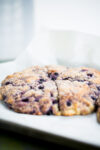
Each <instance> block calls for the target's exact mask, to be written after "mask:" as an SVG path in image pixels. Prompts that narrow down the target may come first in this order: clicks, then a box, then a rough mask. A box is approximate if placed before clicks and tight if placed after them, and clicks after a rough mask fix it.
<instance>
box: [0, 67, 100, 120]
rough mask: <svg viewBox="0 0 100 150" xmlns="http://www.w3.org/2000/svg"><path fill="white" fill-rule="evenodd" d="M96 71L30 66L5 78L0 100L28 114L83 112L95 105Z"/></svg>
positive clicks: (99, 75)
mask: <svg viewBox="0 0 100 150" xmlns="http://www.w3.org/2000/svg"><path fill="white" fill-rule="evenodd" d="M99 97H100V72H99V71H97V70H95V69H91V68H85V67H80V68H67V67H65V66H50V65H49V66H44V67H40V66H33V67H30V68H28V69H25V70H24V71H22V72H18V73H14V74H12V75H9V76H7V77H6V78H5V80H4V81H3V82H2V86H1V88H0V99H3V100H4V102H5V103H6V104H7V105H8V106H9V107H10V108H12V109H13V110H15V111H16V112H20V113H28V114H36V115H42V114H48V115H50V114H53V115H64V116H71V115H86V114H90V113H92V112H93V111H94V110H95V108H96V107H98V113H97V116H98V118H100V101H99Z"/></svg>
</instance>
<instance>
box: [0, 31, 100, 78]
mask: <svg viewBox="0 0 100 150" xmlns="http://www.w3.org/2000/svg"><path fill="white" fill-rule="evenodd" d="M99 62H100V37H99V36H95V35H89V34H86V33H81V32H76V31H63V30H61V31H59V30H58V31H57V30H43V31H42V32H40V33H38V34H36V35H35V36H34V38H33V40H32V41H31V43H30V44H29V46H28V47H27V49H26V50H24V51H23V52H22V53H21V54H20V55H19V56H18V57H17V58H16V60H14V61H12V62H8V63H3V64H0V81H1V80H3V79H4V78H5V76H6V75H8V74H11V73H13V72H16V71H21V70H23V69H24V68H27V67H29V66H32V65H48V64H63V65H67V66H70V65H71V66H87V65H89V66H91V67H95V68H96V67H97V68H99V67H100V63H99Z"/></svg>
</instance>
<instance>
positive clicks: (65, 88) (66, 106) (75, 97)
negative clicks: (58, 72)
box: [56, 80, 95, 116]
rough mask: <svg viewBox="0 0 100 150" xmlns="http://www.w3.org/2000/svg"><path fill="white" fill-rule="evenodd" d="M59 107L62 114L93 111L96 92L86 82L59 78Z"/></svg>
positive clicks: (83, 113) (84, 113)
mask: <svg viewBox="0 0 100 150" xmlns="http://www.w3.org/2000/svg"><path fill="white" fill-rule="evenodd" d="M56 83H57V87H58V93H59V107H60V111H61V115H64V116H72V115H86V114H89V113H91V112H93V110H94V108H95V101H94V100H93V99H92V95H93V94H94V93H93V92H92V91H91V89H90V87H89V86H88V85H87V84H86V83H83V82H82V83H80V82H78V81H74V82H72V81H69V80H66V81H65V80H57V81H56Z"/></svg>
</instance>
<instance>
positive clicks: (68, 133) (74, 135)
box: [0, 103, 100, 147]
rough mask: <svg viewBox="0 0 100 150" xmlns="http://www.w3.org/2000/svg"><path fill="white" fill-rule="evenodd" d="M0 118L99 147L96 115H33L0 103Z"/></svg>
mask: <svg viewBox="0 0 100 150" xmlns="http://www.w3.org/2000/svg"><path fill="white" fill-rule="evenodd" d="M0 119H1V121H4V122H5V121H6V122H9V123H12V124H16V125H19V126H21V127H22V126H23V127H27V128H29V129H31V130H32V129H33V130H39V131H42V132H44V134H45V132H46V133H50V134H53V135H56V136H61V137H64V138H66V139H68V138H69V139H72V140H76V141H79V142H82V143H85V144H90V145H94V146H97V147H100V125H99V124H98V123H97V121H96V115H95V114H91V115H88V116H73V117H63V116H60V117H59V116H33V115H26V114H19V113H16V112H13V111H11V110H9V109H8V108H6V107H5V105H3V103H0Z"/></svg>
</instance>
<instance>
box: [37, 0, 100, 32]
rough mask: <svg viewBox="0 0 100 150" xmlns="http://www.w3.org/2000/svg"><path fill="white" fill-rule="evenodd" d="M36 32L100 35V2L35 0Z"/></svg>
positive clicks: (87, 0) (89, 0)
mask: <svg viewBox="0 0 100 150" xmlns="http://www.w3.org/2000/svg"><path fill="white" fill-rule="evenodd" d="M34 4H35V7H34V8H35V30H36V31H38V30H39V29H40V30H41V29H42V28H47V29H51V28H52V29H60V30H75V31H80V32H85V33H92V34H96V35H100V0H42V1H41V0H35V1H34Z"/></svg>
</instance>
